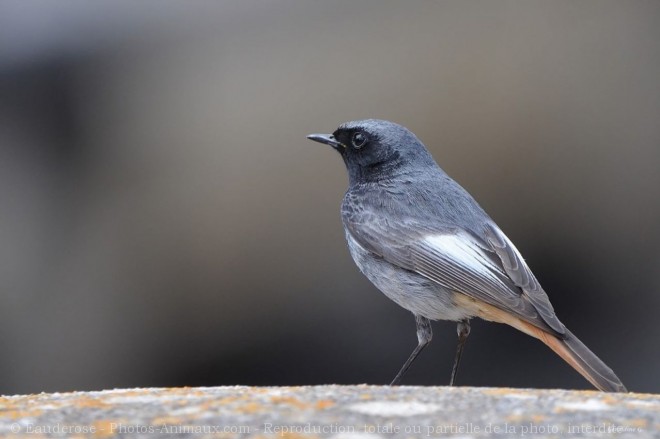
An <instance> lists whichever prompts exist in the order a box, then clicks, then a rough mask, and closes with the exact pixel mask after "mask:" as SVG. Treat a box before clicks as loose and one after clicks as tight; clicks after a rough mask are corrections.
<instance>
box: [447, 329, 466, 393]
mask: <svg viewBox="0 0 660 439" xmlns="http://www.w3.org/2000/svg"><path fill="white" fill-rule="evenodd" d="M456 332H457V333H458V347H457V348H456V357H455V358H454V367H453V368H452V369H451V378H450V379H449V385H450V386H453V385H454V381H455V380H456V373H457V372H458V363H460V362H461V355H463V347H464V346H465V341H466V340H467V338H468V335H470V321H469V320H467V319H466V320H461V321H459V322H458V326H457V327H456Z"/></svg>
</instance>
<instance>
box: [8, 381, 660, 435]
mask: <svg viewBox="0 0 660 439" xmlns="http://www.w3.org/2000/svg"><path fill="white" fill-rule="evenodd" d="M659 431H660V395H649V394H635V393H629V394H608V393H600V392H591V391H565V390H522V389H494V388H471V387H455V388H450V387H407V386H402V387H384V386H366V385H361V386H310V387H238V386H237V387H212V388H175V389H132V390H107V391H102V392H75V393H52V394H39V395H25V396H8V397H2V398H0V435H2V436H4V437H34V438H36V437H40V436H43V437H74V436H77V437H95V438H112V437H124V438H130V437H168V438H173V437H195V438H202V437H213V438H235V437H236V438H238V437H241V438H247V437H289V438H291V437H324V438H325V437H327V438H336V439H350V438H353V439H361V438H369V439H377V438H406V437H461V438H470V437H534V438H545V437H616V438H651V437H659Z"/></svg>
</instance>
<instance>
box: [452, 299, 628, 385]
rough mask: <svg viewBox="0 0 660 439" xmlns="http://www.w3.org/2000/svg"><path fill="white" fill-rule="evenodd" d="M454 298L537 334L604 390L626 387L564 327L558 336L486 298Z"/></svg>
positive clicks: (486, 316)
mask: <svg viewBox="0 0 660 439" xmlns="http://www.w3.org/2000/svg"><path fill="white" fill-rule="evenodd" d="M456 298H457V301H458V302H459V303H460V304H461V305H462V306H463V307H465V308H466V309H470V310H472V312H473V313H474V315H477V316H479V317H481V318H482V319H485V320H490V321H493V322H499V323H506V324H507V325H510V326H513V327H514V328H516V329H518V330H519V331H522V332H524V333H525V334H527V335H531V336H532V337H534V338H538V339H539V340H541V341H542V342H543V343H545V344H546V345H547V346H548V347H549V348H550V349H552V350H553V351H555V353H556V354H557V355H559V356H560V357H561V358H562V359H563V360H564V361H566V362H567V363H568V364H570V365H571V367H573V369H575V370H576V371H578V372H579V373H580V375H582V376H583V377H585V378H586V379H587V381H589V382H590V383H591V384H593V385H594V387H596V388H597V389H599V390H602V391H603V392H627V390H626V387H625V386H624V385H623V383H622V382H621V380H619V378H618V377H617V376H616V375H615V374H614V372H612V369H610V368H609V367H608V366H607V365H606V364H605V363H603V362H602V361H601V359H600V358H598V357H597V356H596V354H594V353H593V352H591V351H590V350H589V348H587V347H586V346H585V345H584V344H583V343H582V342H581V341H580V340H579V339H578V338H577V337H576V336H575V335H573V333H572V332H571V331H569V330H568V329H566V333H565V334H564V335H563V338H559V337H557V336H555V335H553V334H551V333H549V332H546V331H544V330H542V329H540V328H537V327H536V326H534V325H532V324H531V323H528V322H526V321H524V320H522V319H520V318H519V317H516V316H514V315H513V314H510V313H508V312H505V311H503V310H501V309H499V308H496V307H494V306H492V305H489V304H487V303H485V302H481V301H477V300H476V299H473V298H468V297H467V296H463V295H457V296H456Z"/></svg>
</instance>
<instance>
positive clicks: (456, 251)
mask: <svg viewBox="0 0 660 439" xmlns="http://www.w3.org/2000/svg"><path fill="white" fill-rule="evenodd" d="M424 241H426V243H427V244H428V245H429V246H430V247H432V248H433V249H434V251H436V252H437V253H439V254H444V255H446V256H447V257H448V258H449V259H452V260H454V261H455V262H456V263H458V264H459V265H462V266H464V267H465V268H467V269H468V270H469V271H472V272H474V273H479V274H480V275H481V276H483V277H485V278H488V279H491V280H492V281H494V282H497V283H500V282H501V281H500V279H498V277H497V276H495V273H494V272H493V271H496V272H501V271H502V270H501V269H500V268H499V267H497V266H496V265H494V264H493V262H492V261H490V260H488V258H486V256H485V255H484V253H483V250H482V249H481V248H480V247H479V246H478V245H477V244H476V243H475V242H474V241H473V240H472V239H470V238H469V237H468V236H466V235H461V234H459V235H429V236H427V237H425V238H424Z"/></svg>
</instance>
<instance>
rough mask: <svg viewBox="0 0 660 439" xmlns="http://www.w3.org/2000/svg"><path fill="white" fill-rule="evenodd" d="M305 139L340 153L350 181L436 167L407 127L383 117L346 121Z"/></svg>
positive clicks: (379, 178)
mask: <svg viewBox="0 0 660 439" xmlns="http://www.w3.org/2000/svg"><path fill="white" fill-rule="evenodd" d="M307 138H308V139H310V140H314V141H316V142H320V143H325V144H327V145H330V146H332V147H333V148H334V149H335V150H337V151H338V152H339V154H341V156H342V158H343V159H344V163H345V164H346V169H347V170H348V176H349V180H350V183H351V184H353V183H359V182H367V181H377V180H382V179H387V178H392V177H395V176H397V175H400V174H411V173H415V172H423V171H424V170H426V169H428V166H432V167H436V166H437V165H436V164H435V161H434V160H433V158H432V157H431V155H430V154H429V152H428V151H427V150H426V147H425V146H424V144H422V142H420V141H419V139H418V138H417V137H415V135H414V134H413V133H412V132H410V130H408V129H407V128H405V127H403V126H401V125H398V124H396V123H394V122H388V121H386V120H377V119H367V120H358V121H352V122H346V123H344V124H342V125H340V126H339V128H337V130H336V131H335V132H334V133H332V134H310V135H309V136H307Z"/></svg>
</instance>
